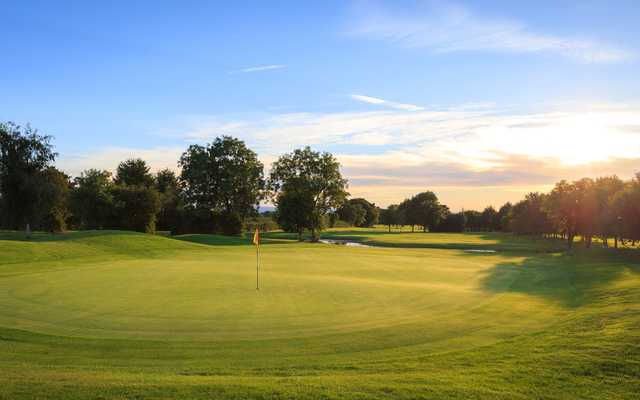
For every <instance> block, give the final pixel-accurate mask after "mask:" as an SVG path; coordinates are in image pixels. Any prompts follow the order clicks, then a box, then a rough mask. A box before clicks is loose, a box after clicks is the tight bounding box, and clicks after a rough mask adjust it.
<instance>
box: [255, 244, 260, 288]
mask: <svg viewBox="0 0 640 400" xmlns="http://www.w3.org/2000/svg"><path fill="white" fill-rule="evenodd" d="M259 248H260V246H258V245H256V290H260V285H259V284H258V259H259V251H260V250H258V249H259Z"/></svg>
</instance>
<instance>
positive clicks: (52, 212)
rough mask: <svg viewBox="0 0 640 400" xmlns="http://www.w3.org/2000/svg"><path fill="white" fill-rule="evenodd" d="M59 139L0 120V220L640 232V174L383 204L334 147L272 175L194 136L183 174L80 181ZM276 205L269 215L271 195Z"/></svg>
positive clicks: (139, 172) (118, 225)
mask: <svg viewBox="0 0 640 400" xmlns="http://www.w3.org/2000/svg"><path fill="white" fill-rule="evenodd" d="M51 140H52V138H51V137H50V136H47V135H40V134H39V133H38V132H37V131H36V130H34V129H32V128H31V127H29V126H27V127H20V126H18V125H15V124H13V123H0V228H5V229H26V231H27V233H28V232H29V231H30V230H31V229H40V230H47V231H51V232H59V231H63V230H65V229H69V228H72V229H126V230H136V231H142V232H154V231H155V230H156V229H159V230H167V231H171V232H173V233H187V232H189V233H191V232H194V233H195V232H200V233H223V234H231V235H233V234H239V233H241V232H243V231H244V230H245V229H246V228H247V226H248V224H249V225H250V226H252V227H253V226H260V227H263V228H265V229H273V228H274V224H273V223H272V222H270V221H275V222H276V223H277V224H278V225H279V226H280V227H281V228H282V229H284V230H285V231H288V232H294V233H297V235H298V237H299V238H300V239H302V237H303V233H304V232H305V231H308V232H310V233H311V237H312V240H318V238H319V233H320V231H321V230H322V229H324V228H325V227H326V226H334V225H336V224H337V223H338V221H342V222H341V223H342V224H346V225H349V226H358V227H370V226H373V225H375V224H377V223H382V224H384V225H387V226H388V229H389V230H391V229H392V227H393V226H407V225H408V226H411V229H412V231H414V230H415V229H416V227H418V228H419V229H421V230H422V231H423V232H462V231H502V232H513V233H514V234H516V235H537V236H552V237H556V238H564V239H565V240H566V241H567V245H568V246H569V247H570V246H572V244H573V242H574V238H575V237H576V236H580V237H581V238H582V239H583V242H584V244H585V246H587V247H590V246H591V243H592V241H593V238H594V237H598V238H600V239H601V240H602V241H603V242H604V244H605V246H606V245H608V241H609V239H613V240H614V246H616V247H617V245H618V241H619V240H622V241H626V240H630V241H632V242H635V241H638V240H640V174H638V175H637V176H636V177H635V178H633V179H631V180H629V181H623V180H621V179H619V178H618V177H616V176H610V177H602V178H597V179H595V180H594V179H590V178H584V179H581V180H578V181H574V182H567V181H561V182H559V183H557V184H556V185H555V187H554V189H553V190H552V191H551V192H550V193H546V194H544V193H530V194H528V195H527V196H526V197H525V198H524V199H523V200H521V201H519V202H517V203H515V204H511V203H506V204H504V205H503V206H502V207H500V208H499V209H498V210H496V209H494V208H493V207H487V208H485V209H484V210H483V211H481V212H480V211H473V210H466V211H461V212H457V213H454V212H451V211H450V209H449V208H448V207H447V206H446V205H444V204H441V203H440V202H439V200H438V197H437V196H436V195H435V193H433V192H431V191H425V192H422V193H418V194H416V195H415V196H412V197H411V198H408V199H405V200H404V201H402V202H401V203H400V204H394V205H390V206H389V207H387V208H386V209H382V210H381V209H379V208H378V207H377V206H376V205H375V204H373V203H371V202H369V201H367V200H366V199H363V198H354V199H348V195H349V194H348V193H347V191H346V189H347V180H346V179H344V178H343V177H342V175H341V173H340V164H339V163H338V162H337V160H336V159H335V158H334V157H333V156H332V155H331V154H329V153H319V152H315V151H312V150H311V149H310V148H309V147H305V148H303V149H297V150H294V151H293V152H291V153H288V154H284V155H282V156H281V157H280V158H278V159H277V160H276V161H275V162H274V163H273V165H272V167H271V171H270V174H269V176H268V177H267V178H265V176H264V172H263V171H264V168H263V165H262V163H261V162H260V161H259V160H258V156H257V154H256V153H255V152H254V151H252V150H251V149H249V148H248V147H247V146H246V145H245V143H244V142H242V141H240V140H238V139H235V138H232V137H229V136H222V137H219V138H216V139H215V140H214V141H213V142H212V143H210V144H207V145H204V146H202V145H192V146H190V147H189V148H187V149H186V151H185V152H184V153H183V154H182V156H181V157H180V159H179V160H178V166H179V167H180V170H181V172H180V174H179V175H176V174H175V173H174V172H173V171H171V170H168V169H167V170H163V171H160V172H157V173H155V174H152V173H151V172H150V168H149V166H148V165H147V164H146V163H145V161H143V160H141V159H129V160H125V161H123V162H121V163H120V164H119V165H118V167H117V169H116V172H115V175H112V173H111V172H109V171H104V170H97V169H89V170H86V171H84V172H82V173H81V174H80V176H78V177H75V178H73V179H72V178H71V177H69V176H67V175H66V174H64V173H63V172H61V171H59V170H58V169H56V168H55V167H53V165H52V164H53V162H54V161H55V159H56V157H57V153H55V152H54V149H53V145H52V144H51ZM263 200H268V201H270V202H271V203H272V204H274V205H275V206H276V211H275V212H274V213H273V214H272V215H270V216H268V217H266V216H263V217H262V218H260V217H259V216H258V214H257V210H258V205H259V203H260V202H261V201H263Z"/></svg>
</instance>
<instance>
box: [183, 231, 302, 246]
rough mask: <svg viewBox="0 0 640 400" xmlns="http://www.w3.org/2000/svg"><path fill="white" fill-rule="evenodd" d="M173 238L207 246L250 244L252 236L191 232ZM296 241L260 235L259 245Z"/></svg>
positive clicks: (251, 243)
mask: <svg viewBox="0 0 640 400" xmlns="http://www.w3.org/2000/svg"><path fill="white" fill-rule="evenodd" d="M172 238H173V239H176V240H183V241H185V242H191V243H198V244H205V245H209V246H250V245H253V242H252V237H250V236H246V237H241V236H224V235H213V234H204V233H192V234H185V235H178V236H173V237H172ZM289 243H296V242H295V241H292V240H288V239H279V238H269V237H265V236H264V235H261V237H260V245H270V244H289Z"/></svg>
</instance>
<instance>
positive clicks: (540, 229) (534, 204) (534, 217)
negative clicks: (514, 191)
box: [512, 192, 551, 235]
mask: <svg viewBox="0 0 640 400" xmlns="http://www.w3.org/2000/svg"><path fill="white" fill-rule="evenodd" d="M547 198H548V196H546V195H544V194H542V193H537V192H532V193H529V194H527V195H526V196H525V198H524V200H521V201H519V202H518V203H516V204H515V205H514V206H513V208H512V229H513V231H514V232H515V233H516V234H518V235H543V234H544V233H547V232H550V231H551V224H550V219H549V215H548V213H547V209H546V207H545V206H546V204H547Z"/></svg>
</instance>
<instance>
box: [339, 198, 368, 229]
mask: <svg viewBox="0 0 640 400" xmlns="http://www.w3.org/2000/svg"><path fill="white" fill-rule="evenodd" d="M337 213H338V216H339V217H340V219H341V220H342V221H344V222H346V223H348V224H349V225H351V226H365V223H366V218H367V210H366V209H365V208H364V207H363V206H362V204H360V203H352V202H350V201H345V202H344V203H343V204H342V205H341V206H340V208H338V210H337Z"/></svg>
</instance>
